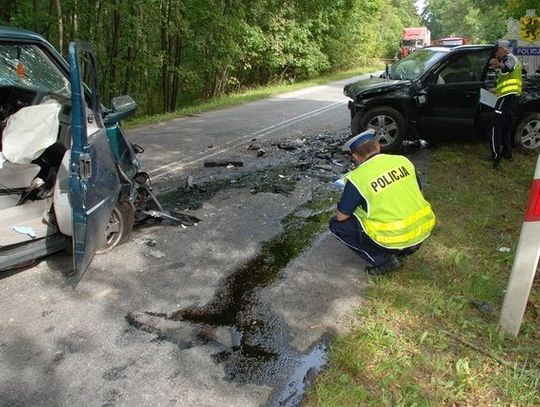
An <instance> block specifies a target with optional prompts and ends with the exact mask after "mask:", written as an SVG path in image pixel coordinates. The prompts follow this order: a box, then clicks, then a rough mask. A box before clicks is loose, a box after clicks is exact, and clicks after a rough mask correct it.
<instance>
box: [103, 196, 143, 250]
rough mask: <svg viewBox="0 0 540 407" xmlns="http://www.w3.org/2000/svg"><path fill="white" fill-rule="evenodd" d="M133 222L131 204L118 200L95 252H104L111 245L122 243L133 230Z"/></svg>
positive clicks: (133, 210) (133, 211)
mask: <svg viewBox="0 0 540 407" xmlns="http://www.w3.org/2000/svg"><path fill="white" fill-rule="evenodd" d="M134 223H135V209H134V208H133V205H131V204H130V203H129V202H126V201H120V202H118V203H117V204H116V205H115V207H114V209H113V211H112V213H111V217H110V219H109V224H108V225H107V227H106V229H105V236H104V243H103V245H102V246H101V247H100V248H99V250H98V251H97V253H98V254H101V253H106V252H108V251H110V250H112V248H113V247H115V246H118V245H119V244H121V243H123V242H124V241H125V240H126V239H127V237H128V236H129V234H130V233H131V231H132V230H133V224H134Z"/></svg>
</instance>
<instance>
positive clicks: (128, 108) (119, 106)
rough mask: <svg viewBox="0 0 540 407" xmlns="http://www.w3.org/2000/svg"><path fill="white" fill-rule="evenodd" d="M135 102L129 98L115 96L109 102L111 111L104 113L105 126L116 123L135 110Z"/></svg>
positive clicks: (126, 96)
mask: <svg viewBox="0 0 540 407" xmlns="http://www.w3.org/2000/svg"><path fill="white" fill-rule="evenodd" d="M137 107H138V106H137V102H135V101H134V100H133V98H132V97H131V96H128V95H124V96H117V97H115V98H113V99H112V101H111V110H110V111H109V112H107V113H106V115H105V117H104V122H105V124H107V125H111V124H115V123H118V122H119V121H121V120H123V119H125V118H126V117H128V116H130V115H131V114H133V113H134V112H135V110H137Z"/></svg>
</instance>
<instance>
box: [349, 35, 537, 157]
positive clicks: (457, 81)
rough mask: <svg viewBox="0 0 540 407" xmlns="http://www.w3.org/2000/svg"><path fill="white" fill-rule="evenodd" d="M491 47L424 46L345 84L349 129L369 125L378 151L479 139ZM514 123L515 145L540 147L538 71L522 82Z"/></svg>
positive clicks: (486, 115) (486, 122)
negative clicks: (482, 92) (422, 142)
mask: <svg viewBox="0 0 540 407" xmlns="http://www.w3.org/2000/svg"><path fill="white" fill-rule="evenodd" d="M494 52H495V47H494V46H493V45H464V46H459V47H455V48H451V49H449V48H444V47H428V48H424V49H421V50H418V51H416V52H414V53H413V54H411V55H409V56H407V57H406V58H403V59H401V60H400V61H397V62H396V63H394V64H393V65H391V66H387V69H386V71H385V73H383V74H382V75H381V76H380V77H371V78H369V79H364V80H360V81H357V82H354V83H349V84H347V85H346V86H345V88H344V94H345V95H346V96H347V97H349V98H350V99H352V100H351V101H349V105H348V106H349V111H350V117H351V131H352V133H353V134H358V133H360V132H361V131H363V130H365V129H368V128H372V129H374V130H375V131H376V134H377V137H378V138H379V142H380V143H381V146H382V149H383V151H388V152H392V151H398V150H399V149H400V147H401V145H402V142H403V141H404V140H417V139H423V140H439V139H445V140H456V139H467V138H474V137H482V136H485V135H487V134H488V132H489V129H490V128H491V117H492V114H493V110H492V109H491V108H489V107H488V106H485V105H483V104H481V103H480V89H482V88H484V89H490V88H491V87H492V86H493V85H494V82H493V81H494V77H495V76H494V73H493V72H492V70H491V69H489V59H490V57H491V56H492V55H493V53H494ZM516 119H517V120H516V123H515V126H514V129H515V132H514V134H515V136H514V142H515V144H516V145H517V146H519V147H524V148H529V149H535V148H537V147H540V75H529V76H528V77H526V78H524V81H523V93H522V95H521V96H520V98H519V100H518V108H517V111H516Z"/></svg>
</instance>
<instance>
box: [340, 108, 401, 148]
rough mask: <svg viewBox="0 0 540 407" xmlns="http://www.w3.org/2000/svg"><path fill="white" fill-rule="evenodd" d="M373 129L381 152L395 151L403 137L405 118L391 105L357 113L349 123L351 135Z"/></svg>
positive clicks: (399, 146)
mask: <svg viewBox="0 0 540 407" xmlns="http://www.w3.org/2000/svg"><path fill="white" fill-rule="evenodd" d="M367 129H373V130H375V134H376V136H377V140H379V143H380V144H381V150H382V151H383V152H396V151H399V149H400V148H401V144H402V142H403V140H404V139H405V120H404V119H403V116H402V115H401V113H399V112H398V111H397V110H396V109H393V108H391V107H376V108H373V109H371V110H368V111H367V112H365V113H364V114H362V115H360V113H357V114H356V115H355V116H354V118H353V120H352V123H351V131H352V134H353V135H356V134H358V133H361V132H362V131H364V130H367Z"/></svg>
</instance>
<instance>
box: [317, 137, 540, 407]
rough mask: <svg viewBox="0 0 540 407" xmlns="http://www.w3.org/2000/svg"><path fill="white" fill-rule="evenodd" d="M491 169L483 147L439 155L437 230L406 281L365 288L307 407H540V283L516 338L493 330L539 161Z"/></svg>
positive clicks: (432, 185) (432, 196) (385, 280)
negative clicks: (353, 323) (348, 328)
mask: <svg viewBox="0 0 540 407" xmlns="http://www.w3.org/2000/svg"><path fill="white" fill-rule="evenodd" d="M487 157H488V152H487V149H486V148H485V147H484V146H483V145H479V144H476V145H471V144H468V145H452V146H443V147H441V148H439V149H437V150H435V151H434V152H433V157H432V161H431V163H430V164H429V165H428V170H427V174H426V175H425V179H426V181H428V182H429V184H428V185H426V188H425V189H426V196H427V198H428V200H429V201H430V202H431V203H432V205H433V208H434V211H435V213H436V215H437V218H438V224H437V227H436V229H435V231H434V233H433V234H432V236H431V237H430V238H429V239H428V240H427V241H426V242H425V243H424V245H423V247H422V248H421V249H420V250H419V251H418V252H417V253H416V254H414V255H413V256H410V257H408V258H406V259H405V260H404V261H403V267H402V269H400V270H398V271H397V272H395V273H393V274H391V275H389V276H383V277H380V278H374V279H372V280H371V281H370V283H369V285H368V289H367V292H365V293H364V295H365V301H364V302H363V306H362V308H361V309H359V310H358V311H357V314H356V316H357V326H356V327H355V328H354V329H353V330H352V332H351V333H350V334H348V335H346V336H342V337H340V338H338V340H337V342H336V343H335V344H334V345H333V347H332V351H331V359H330V362H329V364H328V367H327V369H326V370H325V371H324V372H323V373H322V374H321V376H320V377H319V378H318V380H317V382H316V384H315V386H313V388H311V389H310V391H309V393H308V397H307V401H306V405H307V406H315V405H317V406H339V407H342V406H382V405H387V406H445V405H446V406H464V405H467V406H525V405H540V392H539V390H540V388H539V382H540V330H539V327H540V290H539V288H540V277H538V275H537V278H536V280H535V283H534V287H533V290H532V292H531V297H530V301H529V304H528V307H527V312H526V316H525V320H524V324H523V325H522V329H521V332H520V335H519V336H518V338H517V339H511V338H509V337H507V336H505V335H504V334H503V333H502V332H501V331H500V330H499V329H498V327H497V325H498V313H499V310H500V307H501V305H502V301H503V297H504V290H505V288H506V285H507V282H508V277H509V274H510V270H511V267H512V262H513V258H514V254H515V248H516V245H517V240H518V238H519V233H520V230H521V225H522V221H523V214H524V210H525V208H526V205H527V201H528V194H529V188H530V185H531V180H532V177H533V173H534V168H535V164H536V160H537V153H533V152H529V153H521V154H517V155H516V157H515V158H514V160H513V161H512V162H506V161H505V162H503V163H502V171H494V170H492V169H491V166H490V163H489V162H488V160H487ZM502 247H508V248H510V249H511V251H510V252H504V249H503V251H500V250H499V249H500V248H502Z"/></svg>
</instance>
